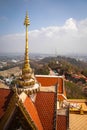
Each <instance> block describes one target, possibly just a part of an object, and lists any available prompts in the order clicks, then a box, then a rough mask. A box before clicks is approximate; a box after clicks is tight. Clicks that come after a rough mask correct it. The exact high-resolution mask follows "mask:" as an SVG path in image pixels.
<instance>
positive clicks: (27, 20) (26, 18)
mask: <svg viewBox="0 0 87 130" xmlns="http://www.w3.org/2000/svg"><path fill="white" fill-rule="evenodd" d="M24 25H26V26H28V25H30V21H29V17H28V12H26V17H25V21H24Z"/></svg>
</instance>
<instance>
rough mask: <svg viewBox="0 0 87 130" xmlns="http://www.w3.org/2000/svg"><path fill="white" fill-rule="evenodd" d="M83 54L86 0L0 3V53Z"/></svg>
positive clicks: (7, 0) (86, 33) (86, 35)
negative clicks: (26, 44)
mask: <svg viewBox="0 0 87 130" xmlns="http://www.w3.org/2000/svg"><path fill="white" fill-rule="evenodd" d="M26 11H28V14H29V19H30V26H29V52H31V53H50V54H51V53H52V54H55V53H56V54H63V55H64V54H84V55H85V54H87V49H86V48H87V0H0V53H8V52H9V53H10V52H11V53H12V52H13V53H15V52H17V53H20V52H21V53H22V52H24V49H25V27H24V25H23V23H24V19H25V15H26Z"/></svg>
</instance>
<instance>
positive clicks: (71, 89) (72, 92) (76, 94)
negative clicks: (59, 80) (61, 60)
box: [65, 81, 86, 99]
mask: <svg viewBox="0 0 87 130" xmlns="http://www.w3.org/2000/svg"><path fill="white" fill-rule="evenodd" d="M65 88H66V93H67V98H69V99H83V98H86V96H85V95H84V94H83V92H82V88H83V87H82V86H78V85H77V84H75V83H73V82H70V81H66V82H65Z"/></svg>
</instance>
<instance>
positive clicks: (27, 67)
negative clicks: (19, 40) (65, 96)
mask: <svg viewBox="0 0 87 130" xmlns="http://www.w3.org/2000/svg"><path fill="white" fill-rule="evenodd" d="M24 25H25V26H26V46H25V59H24V66H23V69H22V74H25V73H29V72H31V68H30V64H29V53H28V25H30V21H29V17H28V13H26V17H25V21H24Z"/></svg>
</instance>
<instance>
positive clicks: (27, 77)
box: [17, 13, 40, 94]
mask: <svg viewBox="0 0 87 130" xmlns="http://www.w3.org/2000/svg"><path fill="white" fill-rule="evenodd" d="M24 25H25V26H26V45H25V58H24V65H23V68H22V75H21V77H20V78H19V79H18V80H17V90H18V93H20V92H22V91H25V92H26V93H27V94H29V93H30V94H32V93H35V92H36V91H38V90H39V87H40V85H39V84H38V83H37V81H36V79H35V77H34V74H33V71H32V69H31V67H30V63H29V52H28V26H29V25H30V21H29V18H28V14H27V13H26V17H25V21H24Z"/></svg>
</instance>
